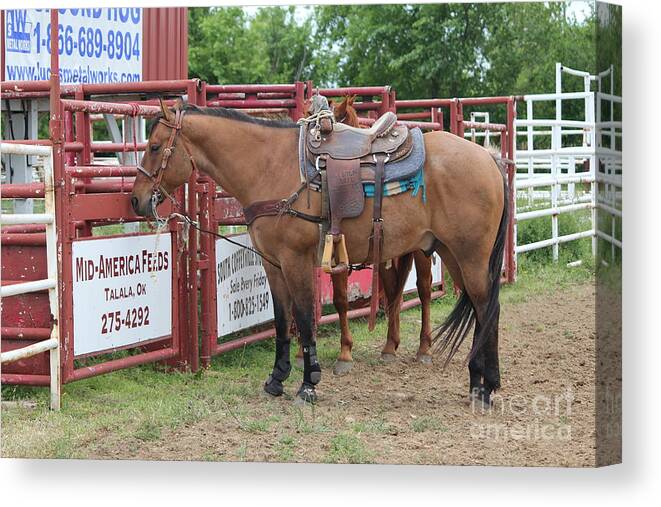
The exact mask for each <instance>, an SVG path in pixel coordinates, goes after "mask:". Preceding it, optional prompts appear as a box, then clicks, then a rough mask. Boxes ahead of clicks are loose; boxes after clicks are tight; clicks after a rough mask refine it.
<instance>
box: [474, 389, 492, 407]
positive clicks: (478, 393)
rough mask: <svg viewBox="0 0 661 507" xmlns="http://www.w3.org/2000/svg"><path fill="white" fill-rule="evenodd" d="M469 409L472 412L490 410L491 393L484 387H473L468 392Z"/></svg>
mask: <svg viewBox="0 0 661 507" xmlns="http://www.w3.org/2000/svg"><path fill="white" fill-rule="evenodd" d="M469 398H470V402H471V409H472V410H473V411H474V412H481V413H484V412H488V411H489V410H491V406H492V405H491V395H490V393H489V392H487V390H486V389H485V388H484V387H475V388H473V389H472V390H471V393H470V396H469Z"/></svg>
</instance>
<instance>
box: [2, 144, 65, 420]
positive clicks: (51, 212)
mask: <svg viewBox="0 0 661 507" xmlns="http://www.w3.org/2000/svg"><path fill="white" fill-rule="evenodd" d="M0 150H1V151H2V152H3V153H11V154H13V155H26V156H38V157H43V159H44V163H43V166H44V187H45V193H44V213H29V214H7V213H2V214H0V224H2V225H26V224H46V265H47V272H48V275H47V276H48V278H46V279H44V280H31V281H28V282H21V283H16V284H12V285H5V286H3V287H1V288H0V297H2V298H5V297H11V296H17V295H19V294H26V293H31V292H37V291H41V290H48V301H49V306H50V313H51V315H52V316H53V325H52V329H51V335H50V336H51V337H50V338H49V339H47V340H42V341H40V342H37V343H33V344H32V345H28V346H26V347H22V348H20V349H15V350H11V351H8V352H3V353H2V354H0V363H8V362H12V361H18V360H20V359H25V358H28V357H32V356H35V355H37V354H41V353H44V352H49V356H50V358H49V362H50V408H51V410H59V409H60V405H61V389H62V386H61V382H60V340H59V337H60V332H59V327H58V322H59V320H60V317H59V295H58V287H57V280H58V266H57V258H58V257H57V230H56V228H55V192H54V178H53V152H52V149H51V147H50V146H34V145H25V144H14V143H2V144H0Z"/></svg>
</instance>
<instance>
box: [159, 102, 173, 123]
mask: <svg viewBox="0 0 661 507" xmlns="http://www.w3.org/2000/svg"><path fill="white" fill-rule="evenodd" d="M158 103H159V104H160V106H161V114H162V115H163V118H164V119H165V120H167V121H172V119H173V114H172V111H170V108H168V106H166V105H165V102H164V101H163V98H162V97H159V98H158Z"/></svg>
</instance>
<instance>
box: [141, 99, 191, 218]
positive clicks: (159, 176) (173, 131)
mask: <svg viewBox="0 0 661 507" xmlns="http://www.w3.org/2000/svg"><path fill="white" fill-rule="evenodd" d="M185 113H186V111H184V110H176V111H175V118H174V123H172V122H169V121H168V120H166V119H165V118H159V120H158V122H159V123H161V124H163V125H165V126H166V127H169V128H170V137H169V138H168V141H167V144H166V145H165V148H164V149H163V156H162V158H161V164H160V165H159V166H158V167H157V168H156V170H155V171H154V172H152V173H150V172H148V171H147V170H146V169H145V168H144V167H143V166H142V164H141V163H140V164H138V165H137V169H138V172H140V173H142V174H144V175H145V176H146V177H147V178H149V179H150V180H151V181H152V184H153V185H152V191H151V206H152V214H153V215H154V218H156V219H157V220H158V219H159V217H158V214H157V212H156V207H157V206H158V205H159V204H160V203H161V202H162V201H163V199H164V198H165V197H167V198H168V199H169V200H170V201H171V202H172V204H173V205H174V206H175V207H177V208H178V207H179V203H178V202H177V200H176V199H175V198H174V197H172V196H171V195H170V194H169V193H168V192H167V191H166V190H165V189H164V188H163V185H161V182H162V181H163V174H164V173H165V170H166V169H167V166H168V162H169V160H170V157H171V156H172V152H173V151H174V149H175V141H176V140H177V135H178V134H179V132H181V127H182V125H183V121H184V114H185ZM181 142H182V144H183V146H184V150H186V154H187V155H188V158H189V160H190V162H191V165H192V166H193V171H196V170H197V166H196V164H195V159H194V158H193V154H192V153H191V151H190V149H189V147H188V145H187V144H186V141H185V140H184V139H182V140H181Z"/></svg>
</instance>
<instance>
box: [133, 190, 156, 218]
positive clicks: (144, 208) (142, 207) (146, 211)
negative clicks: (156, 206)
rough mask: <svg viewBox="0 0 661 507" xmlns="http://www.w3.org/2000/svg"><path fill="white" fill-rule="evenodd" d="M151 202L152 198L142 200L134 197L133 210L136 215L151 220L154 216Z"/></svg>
mask: <svg viewBox="0 0 661 507" xmlns="http://www.w3.org/2000/svg"><path fill="white" fill-rule="evenodd" d="M151 202H152V201H151V196H149V197H148V198H146V199H140V198H139V197H138V196H135V195H134V196H132V197H131V208H133V212H134V213H135V214H136V215H138V216H140V217H146V218H149V217H151V216H152V215H153V213H152V205H151Z"/></svg>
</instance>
